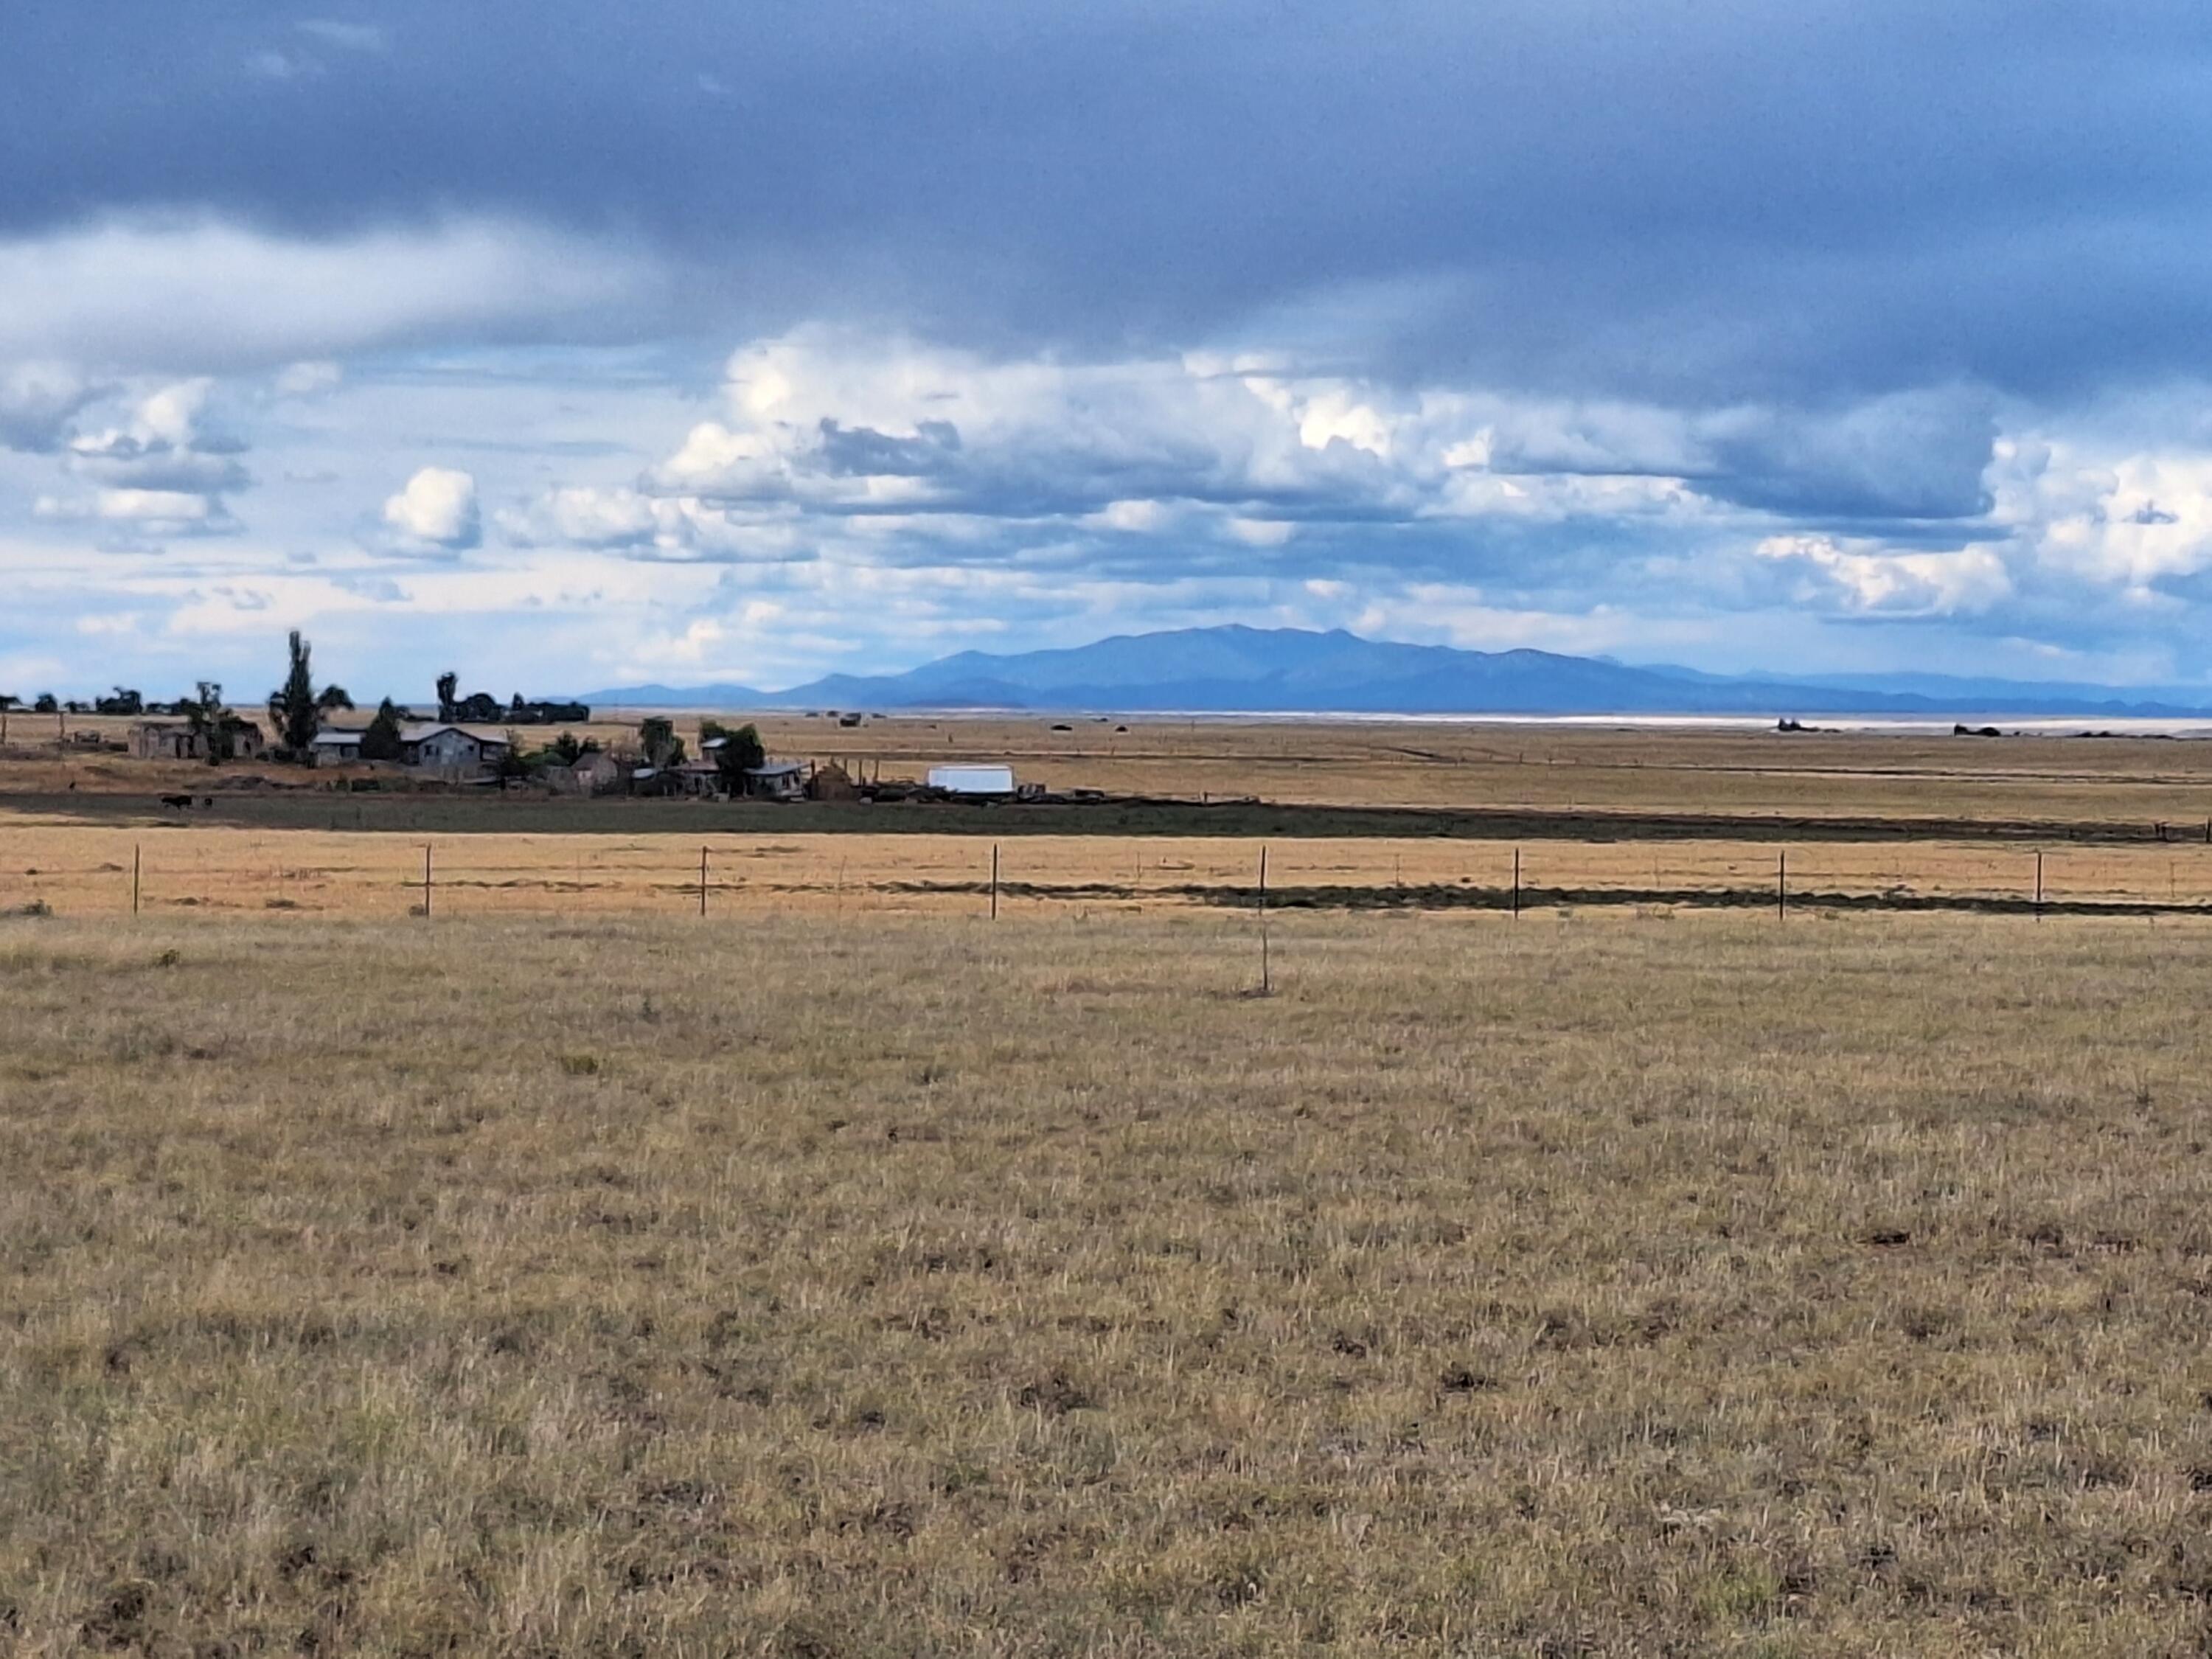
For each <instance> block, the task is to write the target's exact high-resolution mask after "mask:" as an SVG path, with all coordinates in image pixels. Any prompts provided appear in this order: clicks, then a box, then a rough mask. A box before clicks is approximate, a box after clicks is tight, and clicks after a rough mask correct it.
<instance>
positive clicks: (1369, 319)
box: [0, 0, 2212, 510]
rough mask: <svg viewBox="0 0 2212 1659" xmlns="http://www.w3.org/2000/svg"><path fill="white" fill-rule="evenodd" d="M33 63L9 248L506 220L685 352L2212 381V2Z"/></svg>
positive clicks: (1051, 19)
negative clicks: (683, 308)
mask: <svg viewBox="0 0 2212 1659" xmlns="http://www.w3.org/2000/svg"><path fill="white" fill-rule="evenodd" d="M9 45H10V48H11V50H10V52H9V68H7V69H6V70H0V94H4V95H0V173H4V176H6V177H7V179H8V180H9V188H8V189H7V191H4V192H0V233H18V234H20V233H27V232H33V231H37V230H40V229H43V228H52V227H56V226H58V225H62V224H64V223H68V222H75V221H78V220H81V219H82V218H83V217H85V216H88V215H97V214H100V213H101V212H103V211H107V210H130V209H152V208H161V209H168V208H175V207H179V206H191V207H207V208H212V209H214V210H218V211H221V212H222V213H224V214H226V215H233V216H239V217H241V218H244V219H246V220H248V221H251V222H256V223H258V224H260V225H262V226H263V227H264V228H270V229H276V230H282V231H286V232H293V233H313V234H322V233H335V232H338V231H342V230H343V231H352V230H358V229H360V228H363V227H386V226H390V225H392V224H394V223H395V222H402V223H404V222H416V221H421V220H424V219H427V218H428V217H429V216H435V215H438V214H443V213H452V212H480V211H481V212H491V213H497V214H502V215H513V216H521V217H525V218H528V219H531V220H536V221H544V222H552V223H555V224H557V225H562V226H566V227H568V228H575V229H580V230H582V231H585V232H586V233H591V234H604V235H608V236H615V237H619V238H621V239H623V240H626V241H628V242H629V243H631V244H635V245H641V246H649V247H651V248H653V249H654V250H656V251H658V252H661V253H664V254H665V255H668V256H671V258H675V259H676V260H677V261H678V262H679V264H681V266H682V268H683V269H684V270H686V271H687V272H688V273H689V274H690V280H691V283H692V284H693V287H692V292H691V301H692V305H693V307H695V316H696V319H697V320H698V322H699V323H700V325H702V326H709V325H713V326H720V325H723V324H725V323H729V322H735V323H738V324H739V325H744V326H753V327H761V328H769V327H775V326H780V325H784V324H786V323H788V322H790V321H792V320H793V319H797V318H799V317H800V316H802V315H805V316H820V315H823V314H834V313H840V312H842V313H848V314H854V315H862V314H877V315H883V314H896V315H899V316H901V317H902V318H904V319H907V320H908V322H910V323H911V324H913V325H915V326H919V327H922V328H926V329H927V330H929V331H933V332H935V333H938V334H939V335H942V336H945V337H956V338H966V339H970V340H975V341H978V342H979V343H985V344H992V345H998V346H1001V347H1005V348H1006V349H1032V348H1036V347H1038V346H1054V345H1060V344H1076V345H1079V346H1081V347H1083V348H1085V349H1100V348H1103V347H1109V346H1120V345H1125V344H1130V343H1158V342H1168V343H1176V342H1180V341H1183V340H1187V339H1189V338H1192V337H1200V336H1218V335H1220V334H1223V333H1225V332H1228V331H1235V330H1236V329H1237V328H1239V327H1244V326H1257V325H1261V324H1263V323H1264V322H1265V321H1266V319H1268V318H1269V317H1271V316H1274V317H1278V318H1280V319H1288V321H1289V323H1290V324H1291V325H1297V324H1299V323H1300V322H1301V320H1302V319H1303V322H1304V324H1305V325H1309V337H1308V338H1307V339H1306V340H1305V341H1304V345H1305V347H1306V348H1307V349H1310V350H1312V351H1314V352H1316V353H1322V354H1327V353H1339V354H1342V355H1343V356H1344V357H1345V359H1346V365H1345V366H1346V367H1347V368H1352V369H1355V370H1359V371H1370V370H1371V371H1379V372H1383V373H1388V374H1395V376H1397V377H1398V378H1401V379H1407V380H1413V379H1421V378H1433V377H1436V376H1439V375H1447V376H1449V375H1458V376H1467V377H1473V378H1477V379H1482V380H1488V381H1490V382H1492V383H1495V384H1500V385H1507V386H1522V387H1544V388H1553V389H1560V390H1570V391H1590V390H1598V391H1602V392H1610V393H1621V394H1629V395H1638V396H1650V397H1656V398H1667V399H1670V400H1674V401H1680V402H1685V403H1692V404H1708V405H1710V404H1720V403H1725V402H1729V401H1732V400H1736V399H1741V398H1772V399H1778V400H1782V401H1794V400H1798V399H1810V400H1813V401H1819V400H1820V399H1823V398H1833V397H1838V396H1841V395H1843V394H1845V393H1852V394H1860V395H1868V394H1878V393H1881V392H1888V391H1893V390H1896V389H1899V388H1904V387H1912V386H1927V385H1932V384H1948V383H1954V382H1960V381H1978V382H1982V383H1985V384H1987V385H1990V386H1995V387H1998V388H2001V389H2004V390H2008V391H2018V392H2028V393H2031V394H2036V395H2045V394H2050V393H2053V392H2069V391H2072V390H2075V389H2078V388H2080V387H2081V386H2086V385H2088V384H2092V383H2097V382H2101V381H2103V380H2107V379H2108V378H2112V377H2129V376H2134V377H2142V376H2145V375H2166V374H2197V373H2204V372H2207V371H2208V370H2212V242H2208V240H2207V239H2206V238H2205V237H2204V236H2203V234H2201V226H2202V224H2203V211H2204V209H2205V207H2206V205H2207V196H2208V189H2209V188H2212V161H2208V158H2212V97H2208V95H2207V94H2208V93H2212V8H2207V7H2205V6H2203V4H2202V3H2198V0H2189V3H2183V0H2125V3H2119V4H2113V5H2107V6H2102V7H2085V6H2081V5H2079V4H2074V3H2068V4H2060V3H2055V0H2002V3H1999V0H1954V3H1948V4H1944V5H1937V6H1930V5H1928V4H1926V3H1924V0H1808V3H1799V4H1792V5H1775V4H1770V3H1750V0H1735V3H1730V0H1697V3H1690V4H1686V5H1680V6H1674V7H1668V8H1663V9H1662V8H1656V7H1653V6H1652V5H1650V4H1649V3H1648V0H1541V3H1538V0H1516V3H1509V4H1502V5H1486V6H1480V7H1477V6H1468V5H1465V4H1460V3H1452V4H1446V3H1440V0H1438V3H1431V0H1376V3H1371V4H1368V5H1364V6H1342V5H1335V4H1331V5H1328V6H1322V5H1319V4H1309V3H1282V0H1273V3H1261V0H1219V3H1215V4H1212V5H1209V6H1206V7H1196V8H1194V7H1185V6H1171V5H1169V4H1166V3H1157V0H1156V3H1139V0H1122V3H1073V4H1069V5H1063V6H1057V7H1051V8H1018V7H1014V6H1012V5H1006V4H997V3H994V4H983V3H979V0H965V3H948V0H939V3H928V0H919V3H918V0H839V3H829V4H799V3H793V0H769V3H765V4H756V5H750V6H743V7H738V6H731V5H728V4H726V3H721V0H714V3H709V0H658V3H655V4H653V5H650V6H642V7H623V8H616V7H608V6H604V5H599V4H586V3H583V0H528V3H523V0H488V3H479V4H475V5H471V6H466V7H459V6H453V5H451V4H449V3H446V0H435V3H432V0H392V3H380V4H376V5H374V6H366V7H362V8H360V9H358V10H357V11H356V12H347V13H343V14H339V13H331V14H328V15H325V14H321V13H318V14H314V15H301V14H300V13H299V12H296V11H291V10H286V9H280V8H276V7H273V6H264V5H254V4H248V3H241V4H232V5H225V6H222V7H220V8H216V7H210V6H186V7H179V6H177V5H175V4H173V3H163V4H155V3H143V0H124V3H109V4H104V5H101V6H98V7H88V6H84V5H82V4H78V3H68V4H63V3H58V0H33V3H31V4H29V5H28V6H25V5H23V4H22V3H21V0H19V3H18V4H17V6H16V7H15V8H14V9H12V10H11V17H10V22H9ZM279 61H282V62H283V63H284V64H293V65H299V66H301V67H302V71H303V72H301V73H297V74H289V75H284V74H277V73H276V72H274V65H275V64H276V63H277V62H279ZM254 64H260V65H261V66H262V68H263V70H266V71H268V72H260V73H257V72H256V70H255V69H254V68H253V67H252V66H253V65H254ZM307 65H312V70H313V72H312V73H310V72H305V66H307ZM1347 294H1348V295H1356V296H1358V301H1357V303H1352V302H1350V301H1343V300H1342V299H1341V298H1340V300H1339V301H1337V302H1334V303H1332V304H1331V305H1329V306H1328V307H1325V308H1323V309H1322V311H1320V312H1314V311H1310V310H1301V309H1300V307H1302V306H1306V305H1308V304H1309V303H1310V301H1312V300H1313V298H1314V296H1316V295H1339V296H1342V295H1347ZM1317 316H1318V317H1323V318H1325V319H1326V320H1325V321H1324V322H1316V321H1315V320H1314V319H1315V318H1316V317H1317ZM1888 489H1890V486H1888V485H1886V484H1885V485H1883V486H1881V489H1880V490H1877V492H1876V494H1877V495H1880V494H1883V493H1885V492H1887V490H1888ZM1927 500H1928V502H1929V503H1930V504H1933V505H1935V506H1936V507H1941V508H1942V509H1944V510H1949V509H1950V508H1951V507H1954V506H1955V504H1956V501H1957V492H1956V490H1955V489H1952V488H1951V487H1950V486H1948V485H1938V486H1937V487H1936V488H1935V489H1933V490H1932V491H1931V492H1930V493H1929V495H1928V497H1927Z"/></svg>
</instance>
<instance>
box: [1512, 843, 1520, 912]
mask: <svg viewBox="0 0 2212 1659" xmlns="http://www.w3.org/2000/svg"><path fill="white" fill-rule="evenodd" d="M1513 914H1514V915H1516V916H1517V915H1520V914H1521V849H1520V848H1517V847H1516V848H1514V849H1513Z"/></svg>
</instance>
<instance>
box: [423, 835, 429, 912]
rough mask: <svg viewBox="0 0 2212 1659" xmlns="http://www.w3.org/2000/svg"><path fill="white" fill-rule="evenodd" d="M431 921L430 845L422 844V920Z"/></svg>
mask: <svg viewBox="0 0 2212 1659" xmlns="http://www.w3.org/2000/svg"><path fill="white" fill-rule="evenodd" d="M429 919H430V843H429V842H427V841H426V842H423V843H422V920H423V921H429Z"/></svg>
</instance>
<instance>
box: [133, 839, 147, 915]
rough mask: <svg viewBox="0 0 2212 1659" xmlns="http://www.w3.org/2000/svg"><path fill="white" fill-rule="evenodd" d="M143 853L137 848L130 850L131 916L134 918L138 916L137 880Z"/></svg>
mask: <svg viewBox="0 0 2212 1659" xmlns="http://www.w3.org/2000/svg"><path fill="white" fill-rule="evenodd" d="M143 851H144V849H143V848H137V847H133V848H131V915H134V916H135V915H137V914H138V878H139V872H140V870H141V868H142V867H143Z"/></svg>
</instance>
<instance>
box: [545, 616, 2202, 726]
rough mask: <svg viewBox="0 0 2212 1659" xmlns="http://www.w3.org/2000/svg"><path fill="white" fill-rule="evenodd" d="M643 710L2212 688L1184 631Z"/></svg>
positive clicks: (2044, 707) (1966, 697) (2127, 700)
mask: <svg viewBox="0 0 2212 1659" xmlns="http://www.w3.org/2000/svg"><path fill="white" fill-rule="evenodd" d="M579 701H580V702H589V703H592V704H595V705H599V706H601V707H607V706H613V707H624V708H725V709H738V708H825V709H826V708H839V709H868V710H878V709H890V708H900V709H907V708H944V709H977V708H1018V709H1024V710H1031V711H1064V712H1070V713H1073V712H1079V711H1080V712H1118V713H1125V714H1142V713H1165V712H1176V713H1191V714H1761V715H1773V716H1775V717H1777V718H1781V717H1784V716H1788V717H1793V718H1800V719H1802V718H1808V717H1812V716H1818V715H1822V714H1831V715H1832V714H1905V715H1913V714H1918V715H1935V716H1945V717H1948V716H1953V715H1968V714H1973V715H2033V714H2050V715H2060V716H2081V717H2083V718H2098V717H2112V718H2122V717H2136V718H2168V719H2172V718H2184V717H2190V716H2196V715H2203V714H2212V687H2208V688H2203V689H2197V688H2191V687H2175V686H2157V687H2137V688H2135V689H2133V690H2127V689H2124V688H2119V687H2114V686H2104V685H2083V684H2066V683H2060V684H2036V683H2033V682H2024V681H2017V680H1996V679H1973V678H1958V677H1954V676H1948V675H1941V674H1871V675H1869V674H1849V675H1836V676H1832V677H1827V678H1801V677H1797V676H1794V675H1773V674H1769V675H1744V676H1731V675H1724V674H1708V673H1704V672H1701V671H1698V670H1695V669H1688V668H1670V667H1663V666H1662V667H1634V666H1632V665H1628V664H1626V663H1620V662H1614V661H1611V660H1609V659H1602V658H1594V657H1569V656H1561V655H1559V654H1557V653H1553V652H1549V651H1458V650H1454V649H1452V648H1451V647H1448V646H1437V645H1400V644H1395V643H1393V642H1391V641H1383V640H1364V639H1361V638H1360V637H1358V635H1354V634H1347V633H1346V632H1344V631H1343V630H1342V629H1336V630H1334V631H1332V632H1329V633H1326V634H1321V633H1314V632H1310V631H1309V630H1306V629H1293V628H1277V629H1261V628H1244V627H1239V626H1230V627H1223V628H1188V629H1175V630H1173V631H1170V632H1164V633H1157V634H1125V635H1116V636H1115V638H1112V639H1107V640H1100V641H1097V643H1096V644H1092V645H1085V646H1078V647H1074V648H1073V649H1070V650H1062V651H1025V652H1020V653H1013V654H1011V655H1006V656H994V655H992V654H989V653H985V652H981V651H963V652H961V653H958V654H957V655H955V656H951V657H943V658H940V659H938V660H937V661H935V662H932V663H925V664H924V665H922V666H921V667H920V668H916V669H913V670H911V671H908V672H906V673H903V674H885V675H854V674H831V675H829V676H827V677H825V678H822V679H818V680H814V681H811V682H810V683H809V684H805V685H798V686H793V687H792V688H791V689H790V690H786V691H765V690H760V689H759V688H757V687H754V686H748V685H733V684H712V685H694V686H671V685H625V686H613V687H610V688H608V689H606V690H599V691H592V692H586V693H583V694H581V695H580V697H579Z"/></svg>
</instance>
